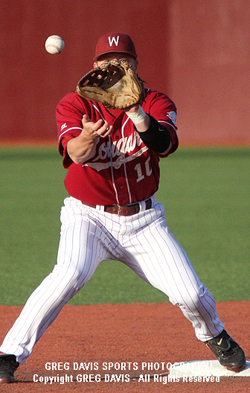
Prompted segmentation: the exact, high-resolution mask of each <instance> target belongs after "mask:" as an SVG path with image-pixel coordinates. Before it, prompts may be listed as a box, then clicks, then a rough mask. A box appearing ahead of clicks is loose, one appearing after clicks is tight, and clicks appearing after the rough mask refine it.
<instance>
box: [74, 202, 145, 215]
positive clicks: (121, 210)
mask: <svg viewBox="0 0 250 393" xmlns="http://www.w3.org/2000/svg"><path fill="white" fill-rule="evenodd" d="M81 202H82V204H83V205H86V206H89V207H93V208H94V209H95V208H96V206H97V205H93V204H91V203H86V202H83V201H81ZM151 207H152V200H151V198H149V199H147V200H146V201H145V210H148V209H151ZM104 211H105V212H107V213H111V214H118V215H119V216H133V215H134V214H137V213H139V211H140V204H139V203H133V204H131V205H123V206H118V205H105V206H104Z"/></svg>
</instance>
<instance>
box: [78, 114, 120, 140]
mask: <svg viewBox="0 0 250 393" xmlns="http://www.w3.org/2000/svg"><path fill="white" fill-rule="evenodd" d="M82 126H83V130H82V136H83V137H86V138H87V139H96V138H99V137H100V138H105V137H107V136H108V135H110V134H111V133H112V132H113V126H109V125H108V124H107V123H106V122H105V121H104V120H102V119H99V120H97V122H95V123H94V122H93V121H92V120H90V118H89V116H88V115H86V114H85V115H83V118H82Z"/></svg>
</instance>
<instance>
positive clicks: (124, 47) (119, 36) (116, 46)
mask: <svg viewBox="0 0 250 393" xmlns="http://www.w3.org/2000/svg"><path fill="white" fill-rule="evenodd" d="M110 52H111V53H113V52H117V53H127V54H129V55H131V56H133V57H134V58H135V59H136V58H137V54H136V51H135V46H134V43H133V41H132V40H131V38H130V37H129V35H127V34H124V33H108V34H104V35H103V36H101V37H100V38H99V40H98V41H97V44H96V49H95V57H94V60H95V61H96V60H98V58H99V57H100V56H102V55H105V54H106V53H110Z"/></svg>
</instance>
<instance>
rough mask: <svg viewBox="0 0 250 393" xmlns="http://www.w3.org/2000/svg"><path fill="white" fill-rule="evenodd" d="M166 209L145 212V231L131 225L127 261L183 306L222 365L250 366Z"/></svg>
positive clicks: (177, 303)
mask: <svg viewBox="0 0 250 393" xmlns="http://www.w3.org/2000/svg"><path fill="white" fill-rule="evenodd" d="M157 211H158V213H157ZM160 211H162V213H160ZM163 212H164V209H163V207H162V206H160V205H158V206H157V207H156V209H155V210H154V209H152V211H149V212H145V213H144V214H143V215H141V218H140V219H139V220H140V221H141V227H142V229H141V230H139V228H137V227H136V225H135V223H134V225H131V226H132V227H133V231H132V232H131V237H130V239H129V241H128V240H126V242H124V245H125V246H126V247H125V248H124V261H125V263H127V264H128V266H130V267H131V268H132V269H133V270H134V271H135V272H136V273H137V274H138V275H139V276H140V277H142V278H143V279H144V280H145V281H147V282H149V283H151V284H152V285H153V286H154V287H156V288H158V289H160V290H161V291H162V292H164V293H166V295H168V296H169V299H170V301H171V302H172V303H173V304H176V305H178V306H179V307H180V309H181V310H182V312H183V314H184V315H185V317H186V318H187V319H188V320H189V321H190V322H191V323H192V325H193V327H194V330H195V334H196V336H197V338H198V339H199V340H201V341H203V342H206V345H207V346H208V347H209V348H210V349H211V350H212V352H213V353H214V354H215V355H216V357H217V359H218V360H219V362H220V363H221V365H223V366H225V367H226V368H228V369H229V370H231V371H235V372H239V371H241V370H242V369H244V367H245V365H246V359H245V354H244V351H243V350H242V349H241V348H240V346H239V345H238V344H237V343H236V342H235V341H234V340H233V339H232V338H231V337H230V336H229V335H228V334H227V332H226V331H225V330H224V325H223V323H222V322H221V321H220V319H219V317H218V314H217V311H216V305H215V301H214V298H213V296H212V294H211V293H210V292H209V291H208V289H207V288H206V287H205V286H204V284H202V283H201V281H200V280H199V277H198V276H197V274H196V273H195V271H194V269H193V267H192V265H191V263H190V261H189V259H188V257H187V255H186V253H185V252H184V250H183V249H182V247H181V246H180V244H179V243H178V242H177V241H176V239H175V238H174V237H173V235H172V234H171V233H170V232H169V230H168V228H167V226H166V224H165V220H164V219H163ZM150 216H151V217H150ZM149 221H151V222H150V223H149ZM143 222H144V224H143ZM127 253H128V254H127Z"/></svg>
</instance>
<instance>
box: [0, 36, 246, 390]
mask: <svg viewBox="0 0 250 393" xmlns="http://www.w3.org/2000/svg"><path fill="white" fill-rule="evenodd" d="M114 59H117V60H123V61H126V62H127V63H128V64H129V65H130V66H131V67H132V68H133V70H134V71H135V72H136V69H137V54H136V50H135V46H134V43H133V41H132V40H131V38H130V37H129V36H128V35H126V34H123V33H109V34H105V35H103V36H102V37H101V38H100V39H99V40H98V42H97V45H96V51H95V57H94V67H98V66H99V65H101V64H102V63H103V62H107V61H109V60H114ZM56 119H57V125H58V146H59V152H60V154H61V155H62V157H63V165H64V167H65V168H66V169H67V175H66V178H65V186H66V189H67V191H68V193H69V197H67V198H66V199H65V201H64V206H63V207H62V210H61V236H60V244H59V250H58V258H57V264H56V265H55V267H54V269H53V271H52V272H51V273H50V274H49V275H48V276H47V277H46V278H45V279H44V281H43V282H42V283H41V284H40V286H39V287H38V288H37V289H36V290H35V291H34V292H33V294H32V295H31V296H30V298H29V299H28V301H27V303H26V305H25V306H24V308H23V310H22V312H21V314H20V316H19V317H18V319H17V320H16V322H15V323H14V325H13V327H12V328H11V329H10V331H9V333H8V334H7V336H6V337H5V339H4V341H3V343H2V345H1V347H0V351H1V355H0V382H13V381H14V371H15V370H16V369H17V367H18V366H19V364H23V363H24V362H25V360H26V359H27V358H28V356H29V355H30V354H31V353H32V350H33V347H34V345H35V344H36V343H37V341H38V340H39V339H40V338H41V336H42V334H43V333H44V332H45V330H46V329H47V328H48V327H49V326H50V325H51V323H52V322H53V321H54V320H55V319H56V317H57V316H58V314H59V313H60V311H61V310H62V308H63V306H64V305H65V304H66V303H67V302H68V301H69V300H70V299H71V298H72V297H73V296H74V295H75V294H76V293H77V292H78V291H79V290H80V289H81V288H83V287H84V285H85V284H86V283H87V282H88V280H89V279H90V278H91V277H92V275H93V274H94V272H95V270H96V268H97V266H98V265H99V264H100V262H102V261H103V260H109V259H114V260H119V261H122V262H123V263H125V264H126V265H127V266H129V267H130V268H131V269H132V270H133V271H134V272H135V273H136V274H138V275H139V276H140V277H141V278H142V279H143V280H145V281H146V282H148V283H150V284H151V285H153V286H154V287H155V288H157V289H159V290H161V291H162V292H164V293H165V294H166V295H167V296H168V297H169V299H170V301H171V303H172V304H174V305H178V306H179V307H180V309H181V311H182V312H183V314H184V316H185V317H186V318H187V319H188V320H189V321H190V322H191V324H192V326H193V328H194V332H195V335H196V337H197V339H198V340H200V341H202V342H204V343H206V344H207V346H208V347H209V348H210V349H211V350H212V351H213V353H214V354H215V355H216V357H217V358H218V360H219V362H220V363H221V364H222V365H223V366H225V367H226V368H228V369H229V370H233V371H236V372H238V371H240V370H242V369H243V368H244V367H245V364H246V360H245V355H244V352H243V350H242V349H241V348H240V347H239V345H238V344H237V343H236V342H235V341H234V340H233V339H232V338H231V336H229V335H228V333H227V332H226V331H225V330H224V324H223V323H222V322H221V320H220V319H219V317H218V314H217V311H216V305H215V301H214V298H213V296H212V294H211V293H210V292H209V291H208V289H207V288H206V287H205V286H204V284H202V283H201V281H200V280H199V278H198V276H197V274H196V273H195V271H194V269H193V267H192V265H191V263H190V261H189V259H188V257H187V255H186V253H185V251H184V250H183V249H182V247H181V246H180V244H179V243H178V242H177V241H176V239H175V238H174V236H173V235H172V234H171V233H170V231H169V229H168V227H167V225H166V221H165V218H164V215H165V212H164V208H163V206H162V205H161V204H160V203H159V202H157V200H156V198H155V193H156V191H157V189H158V184H159V176H160V173H159V159H161V158H162V159H165V158H166V157H167V156H168V155H169V154H171V153H174V151H175V150H176V149H177V147H178V138H177V133H176V130H177V128H176V125H175V123H176V107H175V104H174V103H173V101H171V99H170V98H169V97H167V96H166V95H165V94H163V93H159V92H156V91H152V90H150V89H149V88H148V89H146V91H145V99H144V101H143V103H142V104H141V105H138V104H135V105H133V106H131V107H129V108H125V109H124V110H120V109H115V110H114V109H107V108H106V107H104V106H103V105H102V104H100V103H97V102H92V101H90V100H88V99H85V98H83V97H81V96H80V95H79V94H78V93H76V92H72V93H69V94H67V95H66V96H65V97H64V98H63V99H62V100H61V101H60V102H59V104H58V106H57V111H56Z"/></svg>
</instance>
